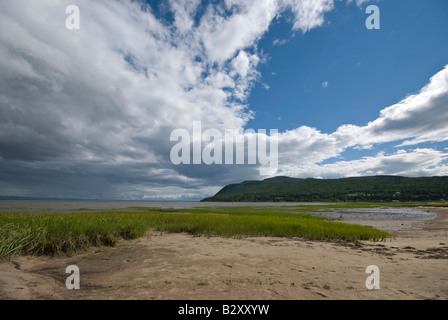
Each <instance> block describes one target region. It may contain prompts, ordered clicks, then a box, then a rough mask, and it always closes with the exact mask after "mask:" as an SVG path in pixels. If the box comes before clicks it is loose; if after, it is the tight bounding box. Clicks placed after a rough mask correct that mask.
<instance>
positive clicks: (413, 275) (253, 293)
mask: <svg viewBox="0 0 448 320" xmlns="http://www.w3.org/2000/svg"><path fill="white" fill-rule="evenodd" d="M428 210H431V211H433V212H435V213H436V214H437V218H436V219H434V220H430V221H422V222H415V221H413V222H410V221H398V222H397V221H394V222H390V221H383V222H372V221H356V223H360V224H366V225H373V224H374V226H375V227H376V228H379V229H384V230H387V231H389V232H391V233H392V234H394V236H395V237H394V238H393V239H389V240H387V241H386V242H377V243H374V242H369V241H363V242H361V243H360V244H353V243H335V242H321V241H317V242H316V241H306V240H303V239H299V238H294V239H283V238H244V239H226V238H218V237H216V238H207V237H192V236H190V235H187V234H166V233H155V232H151V233H150V234H148V236H147V237H145V238H140V239H136V240H132V241H121V242H120V244H119V245H118V246H117V247H114V248H91V249H89V250H88V251H87V252H83V253H79V254H74V255H71V256H58V257H53V258H51V257H29V256H26V257H24V256H19V257H15V258H14V259H13V260H12V261H3V262H0V299H45V300H47V299H82V300H91V299H145V300H161V299H163V300H170V299H175V300H185V299H187V300H189V299H191V300H209V299H211V300H216V299H220V300H221V299H223V300H240V299H241V300H247V299H249V300H258V299H263V300H315V299H337V300H351V299H381V300H397V299H400V300H401V299H416V300H422V299H443V300H446V299H448V260H447V259H448V208H428ZM69 265H76V266H78V267H79V269H80V286H81V288H80V290H68V289H67V288H66V287H65V280H66V278H67V277H68V274H65V269H66V267H67V266H69ZM370 265H376V266H378V267H379V270H380V289H379V290H368V289H367V287H366V278H367V277H368V274H366V268H367V266H370Z"/></svg>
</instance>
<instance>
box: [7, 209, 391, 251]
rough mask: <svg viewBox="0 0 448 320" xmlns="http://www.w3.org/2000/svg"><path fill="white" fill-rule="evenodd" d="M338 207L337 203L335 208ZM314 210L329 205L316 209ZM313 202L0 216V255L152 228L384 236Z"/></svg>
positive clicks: (98, 242)
mask: <svg viewBox="0 0 448 320" xmlns="http://www.w3.org/2000/svg"><path fill="white" fill-rule="evenodd" d="M333 207H334V206H333ZM315 209H321V210H322V209H328V210H330V208H329V207H325V206H324V208H315ZM306 212H309V208H308V206H300V207H292V206H291V207H289V206H286V207H232V208H194V209H159V208H142V209H140V211H138V212H100V213H79V212H78V213H72V214H29V213H19V214H18V213H3V214H0V258H2V259H8V258H11V257H13V256H14V255H17V254H21V255H27V254H28V255H29V254H36V255H43V254H44V255H55V254H60V253H67V252H76V251H79V250H84V249H87V248H88V247H90V246H115V245H116V244H117V243H118V241H119V240H120V239H135V238H138V237H142V236H144V235H145V234H147V232H148V231H149V230H156V231H161V232H169V233H188V234H191V235H194V236H209V237H213V236H220V237H235V238H241V237H258V236H262V237H263V236H270V237H300V238H304V239H309V240H345V241H358V240H374V241H380V240H385V239H386V238H387V237H388V236H389V234H388V233H386V232H383V231H379V230H376V229H373V228H370V227H365V226H359V225H351V224H345V223H340V222H334V221H329V220H326V219H324V218H320V217H313V216H311V215H307V214H306Z"/></svg>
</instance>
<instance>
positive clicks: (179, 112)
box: [0, 0, 448, 200]
mask: <svg viewBox="0 0 448 320" xmlns="http://www.w3.org/2000/svg"><path fill="white" fill-rule="evenodd" d="M70 4H73V5H76V6H77V7H78V8H79V12H80V28H79V29H71V28H67V23H71V21H72V20H70V19H71V18H72V16H71V15H69V14H70V13H69V14H67V13H66V8H67V6H68V1H66V0H39V1H32V2H30V1H27V0H17V1H2V2H0V28H1V30H7V32H1V33H0V196H1V195H6V196H28V197H55V198H58V197H59V198H61V197H62V198H84V199H135V200H141V199H145V200H198V199H202V198H205V197H208V196H211V195H213V194H214V193H216V192H217V191H219V190H220V189H221V188H222V187H224V186H225V185H227V184H230V183H238V182H241V181H244V180H261V179H265V178H267V177H270V176H276V175H285V176H290V177H298V178H308V177H314V178H341V177H351V176H367V175H383V174H388V175H401V176H412V177H416V176H441V175H448V162H447V161H448V126H447V123H448V58H447V57H448V41H446V38H447V37H446V35H447V32H446V30H448V2H447V1H445V0H428V1H422V0H314V1H308V0H258V1H256V2H255V1H254V2H253V1H246V0H214V1H201V0H190V1H184V0H168V1H155V0H151V1H145V0H139V1H131V0H98V1H89V0H76V1H72V2H70ZM369 5H376V6H378V8H379V9H380V18H381V25H380V27H381V29H380V30H368V29H367V28H366V26H365V21H366V19H367V17H368V16H369V14H366V12H365V11H366V7H367V6H369ZM67 21H68V22H67ZM195 121H199V122H201V125H202V129H203V131H205V130H208V129H213V130H215V131H214V132H218V133H220V134H223V133H224V132H225V130H230V129H231V130H240V129H241V130H243V129H249V128H251V129H255V130H259V129H267V130H269V129H277V130H278V132H279V135H278V168H277V169H278V170H274V171H270V173H269V175H267V176H266V175H261V174H260V171H259V169H260V167H261V163H259V162H258V163H257V164H255V165H249V164H247V163H245V164H238V165H237V164H228V165H221V164H219V163H213V164H211V165H209V164H205V163H201V164H197V165H192V164H188V163H182V164H175V163H174V162H173V161H172V158H171V151H172V149H173V147H174V146H175V145H176V142H177V141H174V140H172V134H173V132H179V131H177V130H183V132H187V133H192V128H193V123H194V122H195ZM250 137H251V136H250V135H248V134H247V133H246V134H244V133H241V134H240V135H238V138H239V139H243V138H245V139H249V138H250ZM257 137H258V138H259V139H260V138H266V139H268V140H269V141H272V139H273V137H268V136H265V135H264V134H263V133H260V134H258V136H257ZM193 140H194V139H192V140H191V141H190V142H191V144H193ZM203 140H204V139H203ZM208 142H210V141H202V147H204V146H205V145H206V144H207V143H208ZM220 142H222V141H221V140H219V139H216V143H215V145H214V146H219V143H220ZM215 150H217V149H215ZM186 154H187V152H186Z"/></svg>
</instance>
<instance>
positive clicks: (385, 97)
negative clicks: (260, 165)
mask: <svg viewBox="0 0 448 320" xmlns="http://www.w3.org/2000/svg"><path fill="white" fill-rule="evenodd" d="M367 5H368V3H366V4H365V5H363V6H362V7H361V9H360V8H358V7H357V6H356V5H355V4H354V3H352V4H351V5H347V4H346V3H345V2H342V1H339V2H336V8H335V10H333V11H332V12H329V13H327V14H326V24H325V25H324V26H323V27H320V28H316V29H314V30H312V31H310V32H308V33H306V34H302V33H301V32H296V33H294V32H292V31H291V23H290V22H288V21H287V19H285V18H280V19H278V21H276V22H275V23H274V24H273V25H272V27H271V29H270V30H269V32H268V33H267V34H266V35H265V36H264V37H263V39H262V40H261V41H260V43H259V47H260V48H262V49H263V52H264V53H265V54H266V56H267V57H268V58H267V61H266V63H265V64H263V65H262V66H261V67H260V72H261V76H262V79H261V81H260V83H258V84H257V85H256V87H255V89H254V90H253V92H252V94H251V96H250V98H249V100H248V101H249V105H250V107H251V108H252V109H254V110H255V111H256V112H257V116H256V117H255V119H253V121H250V122H249V123H248V126H249V127H253V128H270V127H272V126H276V127H278V128H279V129H281V130H290V129H293V128H296V127H297V126H300V125H307V126H311V127H315V128H318V129H319V130H321V131H322V132H326V133H331V132H333V131H335V130H336V129H337V128H338V127H339V126H341V125H343V124H347V123H351V124H356V125H360V126H361V125H366V124H367V123H368V122H369V121H371V120H373V119H375V118H376V117H378V115H379V112H380V111H381V110H382V109H384V108H386V107H388V106H391V105H393V104H395V103H397V102H399V101H400V100H402V99H403V98H404V97H406V96H407V95H408V94H411V93H414V92H417V91H419V90H420V89H421V88H422V87H423V86H424V85H425V84H426V83H427V82H428V81H429V79H430V77H431V76H432V75H434V74H435V73H436V72H438V71H440V70H441V69H443V67H444V66H445V65H446V63H447V57H448V41H446V37H447V32H446V30H448V20H447V12H448V2H446V1H443V0H438V1H437V0H431V1H425V2H423V1H419V0H409V1H382V2H378V3H376V5H378V7H379V8H380V10H381V29H380V30H368V29H367V28H366V27H365V20H366V18H367V17H368V16H369V15H368V14H366V13H365V10H363V9H364V8H366V7H367ZM275 40H286V41H287V42H286V43H285V44H283V45H280V46H279V45H277V46H275V45H274V41H275ZM324 82H328V87H327V88H325V89H324V88H323V87H322V83H324ZM263 84H267V85H268V86H269V90H266V89H265V88H264V87H263ZM278 118H281V120H279V121H274V120H277V119H278Z"/></svg>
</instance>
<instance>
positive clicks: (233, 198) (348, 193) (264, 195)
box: [202, 176, 448, 202]
mask: <svg viewBox="0 0 448 320" xmlns="http://www.w3.org/2000/svg"><path fill="white" fill-rule="evenodd" d="M440 199H448V177H424V178H406V177H397V176H374V177H356V178H344V179H297V178H289V177H275V178H270V179H266V180H263V181H245V182H242V183H239V184H231V185H228V186H226V187H224V188H223V189H222V190H221V191H219V192H218V193H217V194H216V195H214V196H213V197H210V198H206V199H203V200H202V201H228V202H242V201H248V202H252V201H266V202H273V201H274V202H278V201H297V202H307V201H395V200H399V201H434V200H440Z"/></svg>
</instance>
